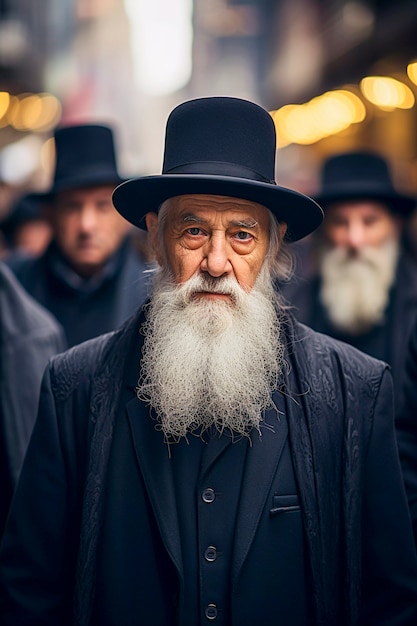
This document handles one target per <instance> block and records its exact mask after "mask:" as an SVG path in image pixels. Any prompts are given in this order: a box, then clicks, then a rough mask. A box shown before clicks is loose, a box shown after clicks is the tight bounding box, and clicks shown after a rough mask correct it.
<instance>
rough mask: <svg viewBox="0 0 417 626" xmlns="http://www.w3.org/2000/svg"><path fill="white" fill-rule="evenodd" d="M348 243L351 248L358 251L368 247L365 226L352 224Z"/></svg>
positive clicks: (348, 234)
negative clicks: (365, 246)
mask: <svg viewBox="0 0 417 626" xmlns="http://www.w3.org/2000/svg"><path fill="white" fill-rule="evenodd" d="M347 243H348V246H349V247H350V248H353V249H355V250H357V249H358V248H361V247H362V246H364V245H366V233H365V228H364V226H363V224H360V223H357V222H355V223H353V224H350V225H349V227H348V230H347Z"/></svg>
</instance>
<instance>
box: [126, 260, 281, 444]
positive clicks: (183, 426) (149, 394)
mask: <svg viewBox="0 0 417 626" xmlns="http://www.w3.org/2000/svg"><path fill="white" fill-rule="evenodd" d="M203 291H210V292H214V291H217V292H218V293H227V294H230V296H231V302H228V301H224V300H220V299H216V300H210V299H207V298H199V297H195V294H196V293H198V292H200V293H201V292H203ZM276 300H277V296H276V293H275V291H274V289H273V286H272V282H271V280H270V277H269V273H268V270H267V269H264V270H263V271H262V272H261V274H260V276H259V277H258V280H257V283H256V285H255V286H254V288H253V289H252V291H251V292H250V293H247V292H245V291H244V290H243V289H242V288H241V287H240V286H239V284H238V283H237V281H235V280H234V279H232V278H224V279H213V278H206V277H205V276H204V275H196V276H194V277H192V278H191V279H190V280H189V281H187V282H186V283H184V284H183V285H181V286H178V285H175V284H172V281H171V280H170V279H169V278H167V277H166V276H164V274H163V273H160V275H159V276H158V277H157V282H156V284H155V289H154V295H153V298H152V301H151V303H150V305H149V309H148V311H147V321H146V323H145V327H144V334H145V339H144V346H143V357H142V362H141V378H140V379H139V382H138V389H137V395H138V397H139V398H140V399H141V400H144V401H145V402H147V403H148V404H149V405H150V406H151V407H152V408H153V410H154V413H155V415H156V418H157V423H158V427H160V428H161V430H162V431H163V433H164V436H165V440H166V441H168V442H176V441H179V440H180V439H181V438H182V437H186V436H187V434H189V433H193V434H202V433H203V432H204V431H205V430H207V429H208V428H210V427H212V426H214V427H215V428H216V429H217V430H218V431H219V432H220V433H223V432H224V431H228V432H229V433H230V434H231V436H233V437H235V436H236V435H237V436H243V435H249V433H250V432H251V431H252V429H253V428H255V429H257V430H258V431H259V430H260V427H261V422H262V416H263V412H264V411H265V410H266V409H268V408H272V407H273V402H272V399H271V398H272V391H273V390H274V389H276V386H277V381H278V378H279V376H280V373H281V370H282V366H283V362H284V347H283V344H282V343H281V341H280V324H279V318H278V315H277V310H276Z"/></svg>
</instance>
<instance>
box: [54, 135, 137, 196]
mask: <svg viewBox="0 0 417 626" xmlns="http://www.w3.org/2000/svg"><path fill="white" fill-rule="evenodd" d="M54 139H55V171H54V176H53V181H52V186H51V188H50V189H49V190H48V191H47V192H46V193H44V194H42V198H43V199H44V200H45V201H51V200H52V198H53V196H54V195H55V194H56V193H58V192H60V191H65V190H69V189H75V188H77V187H95V186H98V185H107V184H112V185H114V186H115V187H116V186H117V185H119V184H120V183H122V182H123V181H124V180H125V179H124V178H122V177H121V176H120V174H119V172H118V169H117V162H116V151H115V145H114V135H113V131H112V129H111V128H110V127H109V126H103V125H100V124H82V125H77V126H75V125H74V126H63V127H61V128H57V129H56V130H55V133H54Z"/></svg>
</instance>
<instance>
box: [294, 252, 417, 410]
mask: <svg viewBox="0 0 417 626" xmlns="http://www.w3.org/2000/svg"><path fill="white" fill-rule="evenodd" d="M304 264H305V265H307V264H306V261H304ZM320 289H321V280H320V277H319V276H318V275H317V274H314V275H312V276H309V275H308V272H307V270H306V271H305V276H304V277H299V278H297V277H294V279H293V280H292V281H291V282H290V283H288V284H284V285H282V292H283V294H284V296H285V298H286V299H287V301H288V303H289V304H290V305H291V306H292V312H293V314H294V315H295V317H296V318H297V319H298V320H299V321H300V322H302V323H303V324H307V326H310V327H311V328H313V329H314V330H317V331H318V332H321V333H325V334H326V335H330V336H331V337H335V338H336V339H339V340H340V341H345V342H346V343H349V344H351V345H353V346H355V348H358V349H359V350H362V351H363V352H366V354H370V355H371V356H373V357H376V358H377V359H381V360H382V361H385V362H386V363H388V364H389V365H390V366H391V373H392V377H393V381H394V391H395V398H396V401H398V402H399V401H400V396H401V389H402V380H403V373H404V360H405V354H406V351H407V343H408V339H409V336H410V332H411V328H412V326H413V323H414V320H415V319H416V316H417V265H416V263H415V261H414V260H413V259H412V258H411V257H410V256H408V255H407V254H406V253H403V254H402V255H400V258H399V261H398V266H397V271H396V276H395V280H394V285H393V287H392V288H391V291H390V294H389V302H388V306H387V308H386V311H385V314H384V319H383V321H382V322H381V324H379V325H378V326H375V327H374V328H372V329H371V330H370V331H369V332H367V333H364V334H362V335H357V336H353V335H349V334H346V333H342V332H340V331H339V330H337V329H336V328H335V327H334V326H333V325H332V323H331V322H330V320H329V319H328V316H327V313H326V311H325V308H324V306H323V305H322V304H321V302H320V297H319V294H320Z"/></svg>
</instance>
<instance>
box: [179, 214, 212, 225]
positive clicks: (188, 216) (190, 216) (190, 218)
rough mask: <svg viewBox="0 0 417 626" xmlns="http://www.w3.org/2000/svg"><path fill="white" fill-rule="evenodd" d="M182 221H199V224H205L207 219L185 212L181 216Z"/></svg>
mask: <svg viewBox="0 0 417 626" xmlns="http://www.w3.org/2000/svg"><path fill="white" fill-rule="evenodd" d="M182 221H183V222H199V223H200V224H206V223H207V220H205V219H203V218H202V217H197V215H193V214H192V213H187V214H186V215H184V216H183V217H182Z"/></svg>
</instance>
